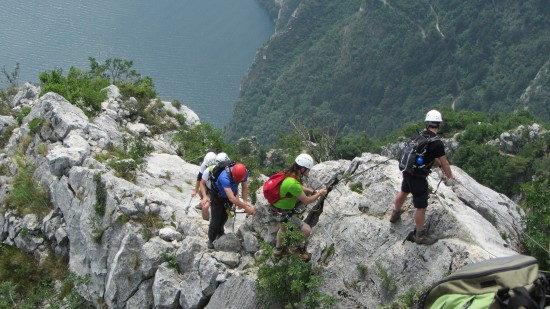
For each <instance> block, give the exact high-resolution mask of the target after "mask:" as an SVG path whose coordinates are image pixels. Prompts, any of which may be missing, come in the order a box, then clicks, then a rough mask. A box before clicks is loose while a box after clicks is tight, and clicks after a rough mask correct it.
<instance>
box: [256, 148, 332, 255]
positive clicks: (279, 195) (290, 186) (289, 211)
mask: <svg viewBox="0 0 550 309" xmlns="http://www.w3.org/2000/svg"><path fill="white" fill-rule="evenodd" d="M313 165H314V162H313V158H312V157H311V156H310V155H308V154H305V153H303V154H300V155H298V156H297V157H296V159H295V161H294V163H293V164H292V165H291V166H289V167H287V168H285V169H284V170H283V171H281V172H279V173H276V174H274V175H273V176H271V177H270V179H268V180H267V181H266V182H265V184H264V187H263V190H264V196H265V197H266V199H267V200H268V202H269V204H270V205H269V207H270V211H271V213H272V214H273V215H274V216H275V218H276V220H277V221H278V222H279V230H278V232H277V237H276V241H275V250H274V252H273V256H274V257H277V258H278V257H281V256H283V255H284V254H285V253H287V252H286V250H287V249H286V248H283V247H282V244H281V234H282V233H284V231H285V226H284V225H283V223H285V222H291V223H292V224H293V225H294V226H296V227H297V228H298V229H300V231H301V232H302V234H303V235H304V236H305V237H306V239H307V238H308V237H309V235H310V233H311V227H310V226H309V225H308V224H306V223H304V222H303V221H302V220H301V219H300V218H297V217H296V216H295V215H294V214H295V209H296V207H297V206H299V205H300V204H303V205H307V204H310V203H312V202H314V201H316V200H317V199H319V197H321V196H325V195H326V194H327V189H326V188H322V189H320V190H318V191H317V190H313V189H311V188H308V187H306V186H303V185H302V181H303V179H304V177H307V175H308V174H309V170H310V169H311V168H312V167H313ZM306 192H307V193H309V194H310V195H306ZM293 250H295V251H296V252H297V253H298V254H299V256H300V259H302V260H304V261H309V258H310V256H309V253H307V252H306V250H305V244H304V245H302V246H300V247H298V248H293Z"/></svg>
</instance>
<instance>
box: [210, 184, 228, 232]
mask: <svg viewBox="0 0 550 309" xmlns="http://www.w3.org/2000/svg"><path fill="white" fill-rule="evenodd" d="M210 201H212V204H211V207H210V212H211V216H210V223H209V225H208V240H209V241H210V242H214V240H216V237H217V236H218V233H219V231H220V225H222V227H223V224H224V223H223V214H224V213H225V209H223V200H221V199H220V198H218V197H217V196H215V195H213V194H211V195H210Z"/></svg>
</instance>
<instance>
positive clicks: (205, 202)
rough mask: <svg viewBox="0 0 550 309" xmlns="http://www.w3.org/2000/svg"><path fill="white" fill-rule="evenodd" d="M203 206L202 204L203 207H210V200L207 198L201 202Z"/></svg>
mask: <svg viewBox="0 0 550 309" xmlns="http://www.w3.org/2000/svg"><path fill="white" fill-rule="evenodd" d="M201 204H202V207H207V206H208V205H210V199H209V198H207V197H204V198H203V199H202V201H201Z"/></svg>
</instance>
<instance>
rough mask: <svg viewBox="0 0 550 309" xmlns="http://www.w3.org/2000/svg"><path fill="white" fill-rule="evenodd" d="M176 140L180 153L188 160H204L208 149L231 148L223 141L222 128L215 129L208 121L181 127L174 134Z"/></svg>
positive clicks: (226, 150)
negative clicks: (189, 126) (190, 126)
mask: <svg viewBox="0 0 550 309" xmlns="http://www.w3.org/2000/svg"><path fill="white" fill-rule="evenodd" d="M174 142H175V143H176V147H177V149H178V154H180V155H181V156H182V157H183V159H184V160H185V161H188V162H193V161H197V162H200V161H198V160H202V158H203V157H204V154H205V151H206V150H207V149H223V150H224V151H225V152H228V148H229V147H228V146H227V145H226V144H225V142H224V141H223V137H222V132H221V130H220V129H214V128H213V127H212V125H210V124H208V123H206V124H205V123H201V124H199V125H196V126H194V127H192V128H188V127H186V126H183V127H181V128H180V130H179V131H178V132H177V133H176V134H175V136H174ZM228 153H229V152H228ZM232 159H233V158H232ZM199 164H200V163H199Z"/></svg>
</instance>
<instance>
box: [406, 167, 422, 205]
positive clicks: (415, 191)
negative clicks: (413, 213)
mask: <svg viewBox="0 0 550 309" xmlns="http://www.w3.org/2000/svg"><path fill="white" fill-rule="evenodd" d="M401 191H403V192H405V193H412V196H413V198H412V200H413V205H414V208H426V207H428V179H427V178H426V177H422V176H412V175H411V174H409V173H407V172H404V173H403V181H402V182H401Z"/></svg>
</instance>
